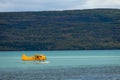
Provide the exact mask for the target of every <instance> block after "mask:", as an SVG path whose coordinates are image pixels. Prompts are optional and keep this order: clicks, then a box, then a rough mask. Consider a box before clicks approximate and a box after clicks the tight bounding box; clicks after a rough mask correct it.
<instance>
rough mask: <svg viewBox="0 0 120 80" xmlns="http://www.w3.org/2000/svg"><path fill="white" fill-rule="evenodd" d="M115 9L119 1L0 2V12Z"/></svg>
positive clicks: (25, 0) (3, 0)
mask: <svg viewBox="0 0 120 80" xmlns="http://www.w3.org/2000/svg"><path fill="white" fill-rule="evenodd" d="M95 8H115V9H116V8H117V9H120V0H0V12H18V11H53V10H57V11H58V10H73V9H95Z"/></svg>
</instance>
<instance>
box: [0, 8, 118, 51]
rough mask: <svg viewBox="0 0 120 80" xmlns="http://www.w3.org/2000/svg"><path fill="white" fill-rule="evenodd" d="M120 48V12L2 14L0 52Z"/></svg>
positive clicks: (101, 10)
mask: <svg viewBox="0 0 120 80" xmlns="http://www.w3.org/2000/svg"><path fill="white" fill-rule="evenodd" d="M84 49H120V10H119V9H93V10H92V9H91V10H68V11H43V12H1V13H0V50H84Z"/></svg>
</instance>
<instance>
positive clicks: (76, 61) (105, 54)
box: [0, 50, 120, 69]
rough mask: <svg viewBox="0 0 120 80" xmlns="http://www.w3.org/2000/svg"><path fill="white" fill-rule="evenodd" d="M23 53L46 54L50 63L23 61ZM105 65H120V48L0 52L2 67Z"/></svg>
mask: <svg viewBox="0 0 120 80" xmlns="http://www.w3.org/2000/svg"><path fill="white" fill-rule="evenodd" d="M23 53H24V54H26V55H28V56H33V55H34V54H45V55H46V56H47V61H49V63H48V64H34V61H22V60H21V56H22V54H23ZM104 65H120V50H86V51H84V50H83V51H7V52H0V69H1V68H4V69H6V68H50V67H76V66H104Z"/></svg>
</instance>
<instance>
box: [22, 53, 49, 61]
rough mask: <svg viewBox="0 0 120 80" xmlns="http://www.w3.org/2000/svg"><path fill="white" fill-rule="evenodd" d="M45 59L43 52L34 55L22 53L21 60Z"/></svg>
mask: <svg viewBox="0 0 120 80" xmlns="http://www.w3.org/2000/svg"><path fill="white" fill-rule="evenodd" d="M46 59H47V58H46V56H45V55H43V54H40V55H34V56H26V55H25V54H22V60H23V61H45V60H46Z"/></svg>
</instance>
